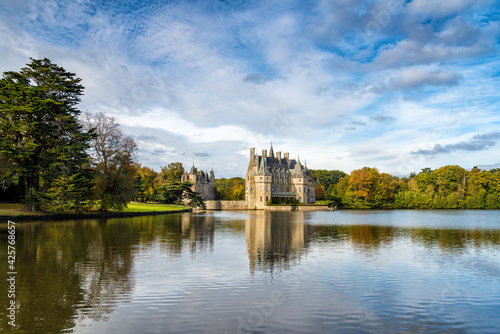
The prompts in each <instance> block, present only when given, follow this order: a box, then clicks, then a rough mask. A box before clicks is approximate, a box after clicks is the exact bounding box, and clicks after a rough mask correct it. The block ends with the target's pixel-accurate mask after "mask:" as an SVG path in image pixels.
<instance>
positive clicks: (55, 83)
mask: <svg viewBox="0 0 500 334" xmlns="http://www.w3.org/2000/svg"><path fill="white" fill-rule="evenodd" d="M80 81H81V79H79V78H76V77H75V74H74V73H71V72H67V71H66V70H65V69H64V68H62V67H59V66H57V65H55V64H52V63H51V61H50V60H49V59H47V58H45V59H40V60H35V59H31V63H29V64H27V65H26V67H24V68H22V69H21V70H20V71H19V72H12V71H10V72H5V73H4V74H3V77H2V79H0V133H1V140H0V155H2V156H3V158H4V159H6V160H7V161H8V162H9V163H10V164H12V166H13V168H14V172H13V175H15V176H16V177H17V178H18V179H19V180H20V181H21V182H22V183H23V184H24V188H25V195H24V203H25V210H27V211H37V210H38V209H39V208H40V203H41V201H42V200H43V196H44V193H45V192H46V191H47V190H48V189H50V188H51V186H52V185H53V183H54V182H55V180H57V179H58V178H60V177H63V178H65V177H67V178H68V180H75V179H77V177H72V176H73V175H74V174H78V173H81V172H82V170H81V166H82V164H83V163H84V162H85V160H86V159H87V154H86V152H85V151H86V149H87V148H88V145H89V144H88V143H89V140H90V139H91V137H92V134H91V132H89V131H85V130H84V129H83V128H82V125H81V124H80V123H79V121H78V116H79V115H80V113H81V112H80V111H79V110H78V109H77V108H76V105H77V104H78V103H79V102H80V96H81V95H82V92H83V86H82V85H80ZM85 175H86V173H82V174H81V175H80V176H81V177H84V176H85ZM80 180H81V181H84V182H83V183H82V182H80V185H82V186H83V187H87V186H88V184H89V182H90V180H89V179H86V180H83V179H80Z"/></svg>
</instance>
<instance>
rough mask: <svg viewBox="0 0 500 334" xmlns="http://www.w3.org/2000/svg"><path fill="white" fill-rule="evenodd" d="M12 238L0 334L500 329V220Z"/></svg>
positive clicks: (270, 218)
mask: <svg viewBox="0 0 500 334" xmlns="http://www.w3.org/2000/svg"><path fill="white" fill-rule="evenodd" d="M5 223H6V222H1V224H0V233H1V234H0V272H1V273H2V274H1V275H2V277H4V276H7V275H6V273H7V272H8V271H9V270H8V264H7V233H6V231H7V224H5ZM16 242H17V244H16V246H17V248H16V253H17V254H16V255H17V259H16V264H15V265H16V270H17V276H16V298H15V300H16V304H17V306H18V309H17V313H16V322H17V327H15V328H12V327H11V326H10V325H8V324H7V313H6V312H7V311H6V308H7V306H8V304H7V303H8V299H7V293H6V291H7V290H8V283H7V281H6V279H2V280H1V282H0V291H3V292H1V297H0V300H1V301H2V303H1V309H0V318H1V322H0V332H2V333H3V332H9V333H103V334H104V333H130V334H132V333H134V334H136V333H498V332H500V316H499V314H500V211H454V210H450V211H437V210H436V211H404V210H396V211H337V212H263V211H241V212H237V211H234V212H229V211H219V212H206V213H204V212H202V213H183V214H172V215H162V216H146V217H134V218H117V219H100V220H77V221H57V222H26V223H20V222H18V223H17V224H16Z"/></svg>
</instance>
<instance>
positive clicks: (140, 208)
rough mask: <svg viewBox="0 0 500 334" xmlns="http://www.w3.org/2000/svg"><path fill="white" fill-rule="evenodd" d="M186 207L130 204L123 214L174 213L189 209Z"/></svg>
mask: <svg viewBox="0 0 500 334" xmlns="http://www.w3.org/2000/svg"><path fill="white" fill-rule="evenodd" d="M187 208H188V207H187V206H184V205H175V204H152V203H138V202H130V203H128V206H127V208H125V209H124V210H123V212H150V211H174V210H182V209H187Z"/></svg>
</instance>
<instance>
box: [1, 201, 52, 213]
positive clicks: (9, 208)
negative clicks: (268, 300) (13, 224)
mask: <svg viewBox="0 0 500 334" xmlns="http://www.w3.org/2000/svg"><path fill="white" fill-rule="evenodd" d="M23 209H24V204H18V203H16V204H11V203H5V204H4V203H2V204H0V216H21V215H22V216H24V215H30V216H31V215H34V216H41V215H46V214H47V213H46V212H26V211H23Z"/></svg>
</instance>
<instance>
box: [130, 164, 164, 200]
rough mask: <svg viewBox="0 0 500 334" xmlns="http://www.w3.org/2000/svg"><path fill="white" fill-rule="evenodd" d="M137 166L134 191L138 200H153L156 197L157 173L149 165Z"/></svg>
mask: <svg viewBox="0 0 500 334" xmlns="http://www.w3.org/2000/svg"><path fill="white" fill-rule="evenodd" d="M139 166H140V165H138V166H137V168H138V169H137V172H136V176H135V177H136V186H135V188H136V191H137V198H138V199H139V201H140V202H148V201H155V200H157V199H158V194H159V192H158V182H157V178H158V173H157V172H155V171H154V170H152V169H151V168H149V167H146V166H144V167H139Z"/></svg>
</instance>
